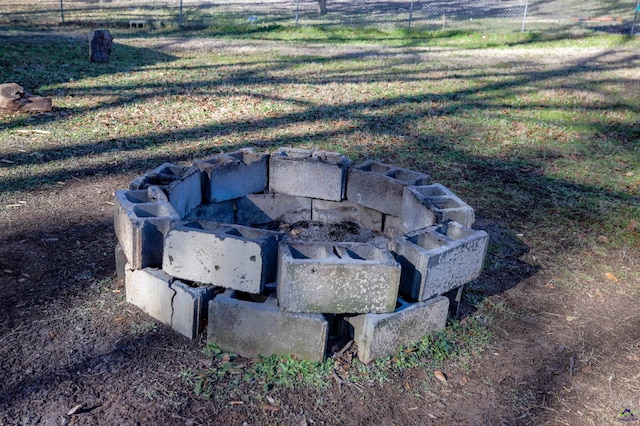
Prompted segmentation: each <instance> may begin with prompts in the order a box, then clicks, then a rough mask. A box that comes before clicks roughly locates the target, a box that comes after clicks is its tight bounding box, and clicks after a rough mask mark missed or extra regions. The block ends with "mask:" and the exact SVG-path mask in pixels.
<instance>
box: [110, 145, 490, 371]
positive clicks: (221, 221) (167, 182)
mask: <svg viewBox="0 0 640 426" xmlns="http://www.w3.org/2000/svg"><path fill="white" fill-rule="evenodd" d="M474 220H475V218H474V211H473V209H472V208H471V207H470V206H469V205H467V204H466V203H465V202H463V201H462V200H461V199H460V198H458V197H457V196H456V195H455V194H453V193H452V192H451V191H450V190H449V189H448V188H446V187H445V186H443V185H441V184H438V183H431V178H430V176H429V175H427V174H424V173H420V172H416V171H412V170H408V169H403V168H399V167H396V166H393V165H389V164H384V163H380V162H377V161H373V160H368V161H365V162H363V163H361V164H358V165H353V164H352V162H351V161H350V160H349V159H348V158H347V157H345V156H343V155H340V154H338V153H335V152H327V151H318V150H306V149H295V148H280V149H278V150H276V151H275V152H272V153H268V152H255V151H254V150H252V149H249V148H245V149H241V150H239V151H235V152H230V153H223V154H218V155H214V156H212V157H211V158H207V159H203V160H198V161H195V162H194V163H193V164H192V165H189V166H182V165H176V164H163V165H162V166H160V167H158V168H157V169H155V170H153V171H151V172H149V173H146V174H145V175H143V176H140V177H139V178H137V179H135V180H134V181H133V182H131V184H130V188H129V189H128V190H118V191H116V193H115V230H116V235H117V237H118V241H119V244H118V248H117V251H116V258H117V261H118V265H119V271H120V273H121V274H122V275H123V276H124V278H125V285H126V296H127V300H128V301H129V302H131V303H133V304H135V305H136V306H138V307H140V308H141V309H142V310H144V311H145V312H147V313H148V314H149V315H151V316H153V317H154V318H156V319H158V320H160V321H162V322H164V323H166V324H168V325H170V326H171V327H172V328H173V329H175V330H176V331H178V332H179V333H181V334H183V335H185V336H187V337H189V338H196V337H197V336H198V335H199V334H200V333H201V332H203V331H204V330H205V328H206V329H207V338H208V340H209V341H210V342H212V343H214V344H216V345H217V346H219V347H220V348H221V349H223V350H225V351H230V352H235V353H237V354H239V355H241V356H246V357H253V356H256V355H271V354H291V355H294V356H296V357H298V358H300V359H309V360H322V359H323V358H324V356H325V354H326V352H327V342H328V341H329V339H330V337H343V338H346V339H352V340H354V342H355V343H356V344H357V347H358V357H359V358H360V360H361V361H363V362H365V363H368V362H370V361H372V360H373V359H376V358H378V357H383V356H386V355H389V354H391V353H393V352H394V351H396V350H397V349H398V347H400V346H402V345H407V344H411V343H414V342H417V341H419V340H420V339H421V338H422V337H423V336H424V335H426V334H429V333H431V332H434V331H437V330H439V329H441V328H443V327H444V325H445V322H446V319H447V313H448V309H449V299H448V298H447V297H445V296H443V295H444V294H446V293H451V292H454V291H455V289H461V288H462V286H463V285H464V284H465V283H467V282H469V281H471V280H473V279H475V278H476V277H477V276H478V275H479V274H480V271H481V269H482V265H483V262H484V257H485V254H486V250H487V243H488V236H487V234H486V233H485V232H483V231H478V230H473V229H471V225H472V224H473V222H474ZM310 223H313V224H326V225H327V226H332V225H339V224H346V223H349V224H352V225H353V224H357V227H358V228H366V229H367V230H369V231H368V232H370V233H371V234H372V235H374V236H377V237H376V238H373V239H371V240H370V241H365V242H352V241H342V240H339V241H330V240H327V239H322V240H305V241H303V240H301V239H296V238H294V237H293V235H296V234H297V233H296V232H293V231H291V229H292V228H291V227H292V226H293V227H295V226H296V224H298V225H299V224H305V226H307V227H308V224H310ZM285 228H286V229H288V230H289V231H291V232H282V230H283V229H285Z"/></svg>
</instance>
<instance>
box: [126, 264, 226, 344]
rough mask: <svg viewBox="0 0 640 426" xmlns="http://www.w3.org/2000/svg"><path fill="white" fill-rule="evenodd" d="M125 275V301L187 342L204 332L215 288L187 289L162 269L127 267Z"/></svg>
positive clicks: (188, 287) (187, 287) (186, 286)
mask: <svg viewBox="0 0 640 426" xmlns="http://www.w3.org/2000/svg"><path fill="white" fill-rule="evenodd" d="M125 276H126V278H125V291H126V297H127V302H129V303H132V304H133V305H135V306H137V307H138V308H140V309H142V310H143V311H144V312H145V313H147V314H148V315H150V316H151V317H153V318H155V319H157V320H158V321H160V322H162V323H164V324H166V325H168V326H170V327H171V328H172V329H174V330H175V331H177V332H178V333H180V334H182V335H184V336H186V337H188V338H190V339H195V338H196V337H198V335H199V334H200V333H201V332H202V331H203V326H204V324H205V323H206V312H207V311H206V309H207V305H208V303H209V301H210V300H211V299H212V298H213V297H214V296H215V293H216V291H218V289H217V288H216V287H213V286H200V287H190V286H188V285H187V284H185V283H183V282H181V281H178V280H175V279H174V278H173V277H172V276H170V275H168V274H167V273H166V272H164V271H163V270H161V269H151V268H145V269H141V270H131V269H128V268H127V270H126V273H125Z"/></svg>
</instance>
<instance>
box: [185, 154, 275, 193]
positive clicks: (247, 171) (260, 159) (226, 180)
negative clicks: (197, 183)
mask: <svg viewBox="0 0 640 426" xmlns="http://www.w3.org/2000/svg"><path fill="white" fill-rule="evenodd" d="M268 161H269V154H267V153H256V152H254V151H253V150H252V149H250V148H244V149H241V150H240V151H235V152H229V153H225V154H219V155H216V156H213V157H211V158H209V159H207V160H200V161H196V162H195V163H194V165H195V166H196V167H198V168H199V169H200V170H201V171H202V173H203V176H204V180H203V183H202V187H203V195H204V199H205V200H206V201H207V202H209V203H213V202H216V203H217V202H221V201H227V200H232V199H234V198H240V197H244V196H246V195H249V194H252V193H255V192H262V191H264V190H265V188H266V187H267V169H268Z"/></svg>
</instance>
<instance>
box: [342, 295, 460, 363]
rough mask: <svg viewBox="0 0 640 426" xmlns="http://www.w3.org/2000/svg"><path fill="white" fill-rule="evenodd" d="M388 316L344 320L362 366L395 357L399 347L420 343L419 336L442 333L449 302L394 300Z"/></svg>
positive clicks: (440, 298) (440, 300) (443, 300)
mask: <svg viewBox="0 0 640 426" xmlns="http://www.w3.org/2000/svg"><path fill="white" fill-rule="evenodd" d="M398 305H399V306H398V307H397V308H396V310H395V311H394V312H392V313H388V314H363V315H358V316H354V317H347V318H345V321H347V322H348V323H349V324H350V325H351V326H352V327H353V340H354V342H355V343H356V345H357V346H358V359H359V360H360V361H362V362H363V363H365V364H368V363H370V362H371V361H373V360H375V359H377V358H383V357H386V356H389V355H393V354H394V353H396V352H397V351H398V350H399V349H400V348H401V347H402V346H407V345H411V344H414V343H418V342H420V340H421V339H422V337H423V336H426V335H428V334H432V333H434V332H437V331H439V330H442V329H443V328H444V326H445V324H446V322H447V314H448V311H449V299H447V298H446V297H444V296H437V297H434V298H432V299H429V300H427V301H424V302H415V303H408V302H406V301H404V300H402V299H398Z"/></svg>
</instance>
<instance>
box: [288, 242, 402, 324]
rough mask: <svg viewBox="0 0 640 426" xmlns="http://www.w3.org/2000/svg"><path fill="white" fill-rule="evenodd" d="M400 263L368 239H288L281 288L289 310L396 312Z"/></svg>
mask: <svg viewBox="0 0 640 426" xmlns="http://www.w3.org/2000/svg"><path fill="white" fill-rule="evenodd" d="M399 280H400V265H399V264H398V263H397V262H396V261H395V259H394V258H393V255H392V254H391V252H389V251H388V250H386V249H382V248H378V247H375V246H374V245H372V244H366V243H331V242H282V243H280V249H279V253H278V281H277V293H278V301H279V303H280V307H281V308H282V309H283V310H285V311H288V312H310V313H331V314H340V313H367V312H393V310H394V309H395V303H396V298H397V294H398V285H399Z"/></svg>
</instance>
